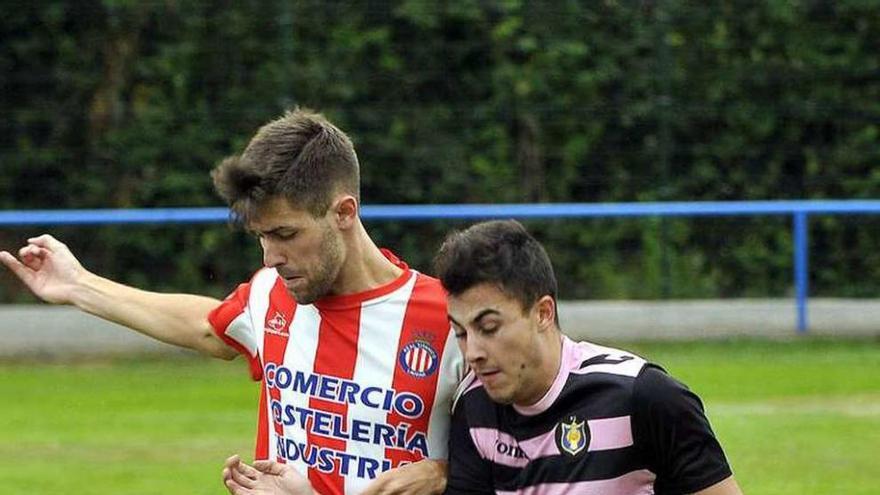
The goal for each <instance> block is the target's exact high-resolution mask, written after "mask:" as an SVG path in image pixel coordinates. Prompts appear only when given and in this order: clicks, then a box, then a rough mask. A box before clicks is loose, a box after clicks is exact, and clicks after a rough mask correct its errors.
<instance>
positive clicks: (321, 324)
mask: <svg viewBox="0 0 880 495" xmlns="http://www.w3.org/2000/svg"><path fill="white" fill-rule="evenodd" d="M212 176H213V178H214V184H215V187H216V188H217V190H218V192H219V193H220V195H221V196H222V197H223V198H224V199H225V200H226V201H227V203H228V204H229V205H230V207H231V209H232V210H233V211H234V212H235V214H236V217H237V219H238V220H239V221H241V222H242V223H243V225H244V227H246V228H247V229H248V230H249V231H250V232H252V233H253V234H254V235H255V236H256V237H257V238H258V239H259V243H260V246H261V247H262V250H263V263H264V265H265V267H264V268H262V269H261V270H259V271H257V272H256V274H254V276H253V277H252V278H251V279H250V281H248V282H246V283H244V284H241V285H240V286H239V287H238V288H237V289H236V290H235V291H234V292H232V294H230V295H229V296H228V297H227V298H226V299H225V300H224V301H218V300H215V299H212V298H208V297H202V296H196V295H190V294H159V293H154V292H146V291H141V290H138V289H135V288H132V287H128V286H124V285H121V284H118V283H115V282H113V281H111V280H108V279H106V278H102V277H99V276H97V275H95V274H93V273H91V272H89V271H87V270H86V269H84V268H83V267H82V266H81V265H80V263H79V262H78V261H77V259H76V258H75V257H74V255H73V254H72V253H71V252H70V250H68V248H67V247H66V246H65V245H64V244H62V243H61V242H59V241H58V240H56V239H55V238H53V237H51V236H49V235H43V236H40V237H36V238H33V239H29V240H28V245H27V246H25V247H23V248H22V249H21V250H20V251H19V258H20V260H19V259H16V258H15V257H14V256H12V255H11V254H10V253H7V252H3V253H0V261H2V262H3V263H4V264H5V265H6V266H7V267H8V268H9V269H11V270H12V271H13V272H15V273H16V274H17V275H18V276H19V277H20V278H21V279H22V280H23V281H24V282H25V284H26V285H27V286H28V287H29V288H30V289H31V290H32V291H33V292H34V293H35V294H36V295H38V296H39V297H41V298H42V299H44V300H46V301H48V302H52V303H59V304H73V305H75V306H77V307H79V308H80V309H82V310H84V311H87V312H89V313H92V314H94V315H97V316H99V317H101V318H104V319H107V320H110V321H114V322H116V323H120V324H122V325H125V326H127V327H130V328H132V329H134V330H136V331H139V332H141V333H144V334H146V335H148V336H150V337H153V338H155V339H158V340H161V341H163V342H167V343H170V344H174V345H178V346H182V347H188V348H192V349H196V350H198V351H202V352H204V353H207V354H210V355H213V356H216V357H219V358H224V359H232V358H233V357H234V356H236V355H237V354H239V353H240V354H243V355H244V356H245V358H246V359H247V361H248V365H249V368H250V372H251V375H252V377H253V378H254V380H259V381H261V383H262V387H261V388H262V397H261V400H260V405H259V411H258V418H259V419H258V427H257V430H258V431H257V445H256V455H255V458H256V459H263V460H271V461H275V462H278V463H284V464H287V465H288V470H287V473H288V475H289V476H288V478H292V479H295V480H297V482H298V483H300V485H298V486H299V488H301V489H302V490H303V491H302V493H310V492H315V493H319V494H322V495H343V494H345V495H350V494H366V495H376V494H380V493H401V494H412V495H419V494H425V493H439V492H442V490H443V488H444V485H445V481H446V477H445V470H446V462H445V459H446V449H447V438H448V432H449V421H450V408H451V401H452V397H453V393H454V391H455V387H456V385H457V384H458V382H459V380H460V378H461V377H462V375H463V369H462V359H461V356H460V354H459V353H458V351H457V350H456V349H455V345H454V343H453V342H454V337H453V334H452V332H451V331H450V324H449V321H448V318H447V311H446V299H445V294H444V291H443V289H442V287H441V286H440V283H439V281H437V280H436V279H434V278H431V277H427V276H425V275H423V274H420V273H418V272H416V271H415V270H411V269H410V268H409V267H408V266H407V265H406V263H404V262H403V261H401V260H400V259H398V258H397V257H396V256H395V255H394V254H392V253H391V252H389V251H386V250H380V249H379V248H378V247H377V246H376V245H375V244H374V243H373V241H372V240H371V239H370V237H369V235H368V234H367V232H366V230H365V229H364V226H363V224H362V223H361V221H360V217H359V208H360V199H359V189H360V184H359V165H358V159H357V155H356V154H355V151H354V147H353V145H352V143H351V140H350V139H349V138H348V136H346V135H345V134H344V133H343V132H342V131H341V130H339V129H338V128H337V127H335V126H334V125H332V124H331V123H330V122H329V121H327V120H326V119H325V118H324V117H323V116H322V115H320V114H316V113H312V112H309V111H305V110H295V111H292V112H289V113H287V114H286V115H284V116H283V117H281V118H279V119H277V120H275V121H273V122H270V123H269V124H267V125H265V126H263V127H262V128H261V129H260V130H259V131H258V132H257V134H256V135H255V136H254V137H253V139H251V141H250V143H249V144H248V146H247V148H246V149H245V151H244V152H243V153H242V154H241V155H235V156H231V157H229V158H227V159H225V160H223V161H222V162H221V163H220V164H219V165H218V166H217V168H215V170H214V171H213V173H212ZM236 459H237V458H236ZM258 465H259V464H258ZM226 472H227V473H228V472H229V470H227V471H226ZM234 472H235V473H236V474H237V473H238V470H235V471H234ZM241 481H243V482H244V483H245V484H247V481H246V480H241ZM224 482H225V483H226V485H227V488H229V489H230V491H233V490H236V489H238V488H240V485H239V484H238V482H237V481H236V479H235V477H234V476H232V475H231V474H230V475H229V476H224Z"/></svg>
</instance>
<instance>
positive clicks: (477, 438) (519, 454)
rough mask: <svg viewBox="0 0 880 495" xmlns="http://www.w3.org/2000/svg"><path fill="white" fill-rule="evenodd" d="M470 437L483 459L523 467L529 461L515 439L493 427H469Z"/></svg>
mask: <svg viewBox="0 0 880 495" xmlns="http://www.w3.org/2000/svg"><path fill="white" fill-rule="evenodd" d="M470 434H471V439H472V440H473V441H474V446H475V447H476V448H477V452H479V453H480V456H482V457H483V459H486V460H489V461H492V462H495V463H496V464H502V465H504V466H510V467H524V466H525V465H526V464H528V463H529V459H528V458H526V455H525V452H523V450H522V449H521V448H520V447H519V446H518V445H517V442H516V439H515V438H513V437H512V436H510V435H508V434H507V433H502V432H500V431H498V430H496V429H495V428H471V429H470Z"/></svg>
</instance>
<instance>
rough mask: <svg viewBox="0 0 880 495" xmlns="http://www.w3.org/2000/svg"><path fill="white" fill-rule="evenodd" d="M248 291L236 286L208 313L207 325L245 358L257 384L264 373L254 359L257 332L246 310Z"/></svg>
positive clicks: (243, 285)
mask: <svg viewBox="0 0 880 495" xmlns="http://www.w3.org/2000/svg"><path fill="white" fill-rule="evenodd" d="M250 290H251V284H250V283H244V284H241V285H239V286H238V287H237V288H236V289H235V290H234V291H233V292H232V293H231V294H229V295H228V296H226V299H224V300H223V302H222V303H220V305H219V306H217V307H216V308H214V309H213V310H212V311H211V312H210V313H208V322H209V323H210V324H211V326H212V327H213V328H214V333H215V334H216V335H217V336H218V337H219V338H220V340H222V341H223V342H225V343H226V344H227V345H229V346H230V347H232V348H233V349H235V350H237V351H238V352H239V353H241V354H242V355H243V356H244V357H245V358H247V360H248V367H249V368H250V372H251V378H253V379H254V380H260V379H262V377H263V369H262V366H261V365H260V361H259V358H258V355H257V348H258V347H257V342H258V341H257V332H256V331H255V329H254V325H253V321H252V320H251V317H250V310H249V307H248V300H249V297H250Z"/></svg>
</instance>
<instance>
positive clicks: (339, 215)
mask: <svg viewBox="0 0 880 495" xmlns="http://www.w3.org/2000/svg"><path fill="white" fill-rule="evenodd" d="M330 209H331V211H332V212H333V218H334V220H335V221H336V226H337V227H339V230H348V229H350V228H352V227H354V225H355V224H356V223H357V217H358V202H357V199H356V198H355V197H354V196H351V195H349V194H346V195H344V196H339V197H338V198H336V201H334V202H333V205H332V206H331V207H330Z"/></svg>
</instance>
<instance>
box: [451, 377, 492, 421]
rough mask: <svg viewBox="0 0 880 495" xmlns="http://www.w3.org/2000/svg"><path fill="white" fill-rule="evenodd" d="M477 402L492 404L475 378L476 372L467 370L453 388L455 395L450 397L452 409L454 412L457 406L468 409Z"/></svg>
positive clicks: (480, 383) (477, 403)
mask: <svg viewBox="0 0 880 495" xmlns="http://www.w3.org/2000/svg"><path fill="white" fill-rule="evenodd" d="M479 404H492V402H491V401H490V400H489V396H488V395H487V394H486V391H485V390H484V389H483V384H482V382H480V380H479V379H478V378H477V374H476V373H474V370H468V371H467V374H465V376H464V378H463V379H462V380H461V381H460V382H459V383H458V387H456V389H455V395H454V396H453V399H452V411H453V412H455V410H456V409H458V408H465V409H468V410H469V409H471V408H472V407H474V406H475V405H479Z"/></svg>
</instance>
